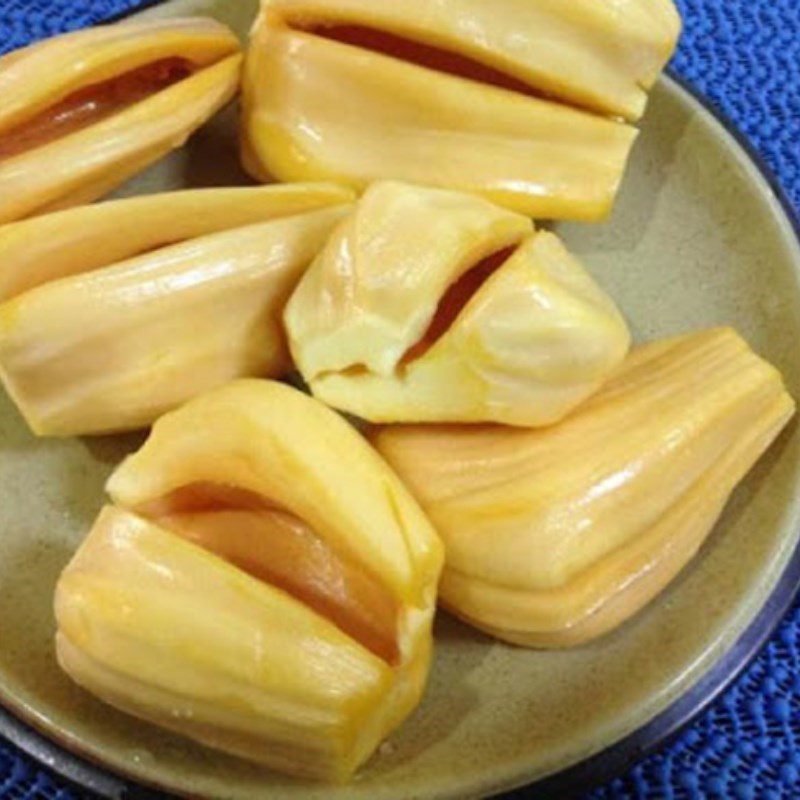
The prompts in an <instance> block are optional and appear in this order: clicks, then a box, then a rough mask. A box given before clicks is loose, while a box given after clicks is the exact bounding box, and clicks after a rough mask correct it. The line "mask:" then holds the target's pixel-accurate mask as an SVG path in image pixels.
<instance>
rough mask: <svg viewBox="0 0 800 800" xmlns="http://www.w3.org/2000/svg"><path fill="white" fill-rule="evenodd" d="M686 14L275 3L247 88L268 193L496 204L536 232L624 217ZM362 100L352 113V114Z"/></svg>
mask: <svg viewBox="0 0 800 800" xmlns="http://www.w3.org/2000/svg"><path fill="white" fill-rule="evenodd" d="M679 33H680V18H679V16H678V14H677V12H676V10H675V7H674V5H673V4H672V2H671V0H625V2H622V3H620V2H616V1H613V2H612V0H600V1H598V0H580V1H579V2H575V3H564V2H556V1H555V0H496V1H494V2H492V3H486V2H483V1H482V0H445V1H444V2H437V3H434V4H431V3H430V2H428V1H427V0H412V2H410V3H396V2H389V0H264V2H262V8H261V14H260V16H259V18H258V20H257V21H256V24H255V26H254V28H253V31H252V35H251V43H250V47H249V50H248V54H247V60H246V65H245V75H244V83H243V107H244V128H243V134H242V136H243V160H244V164H245V167H246V168H247V169H248V170H249V171H250V172H251V173H252V174H253V175H254V176H255V177H257V178H258V179H260V180H266V179H268V178H269V177H277V178H279V179H281V180H319V179H335V180H337V181H341V182H346V183H348V184H349V185H351V186H352V187H354V188H356V189H358V190H361V189H364V188H365V187H366V186H368V185H369V184H370V183H371V182H373V181H375V180H385V179H395V180H404V181H411V182H416V183H427V184H430V185H436V186H441V187H446V188H451V189H460V190H463V191H470V192H474V193H478V194H482V195H483V196H485V197H487V198H488V199H490V200H493V201H494V202H497V203H500V204H503V205H507V206H508V207H509V208H512V209H514V210H516V211H520V212H522V213H526V214H528V215H531V216H535V217H543V218H565V219H581V220H597V219H602V218H603V217H605V216H606V215H607V214H608V212H609V211H610V209H611V206H612V204H613V200H614V197H615V195H616V192H617V189H618V187H619V184H620V181H621V178H622V175H623V172H624V169H625V164H626V161H627V158H628V154H629V152H630V148H631V145H632V144H633V141H634V138H635V136H636V129H635V128H633V127H632V126H631V125H629V124H627V123H626V122H624V121H623V120H629V121H634V120H636V119H638V118H639V117H640V116H641V115H642V113H643V112H644V109H645V104H646V99H647V90H648V89H649V88H650V87H651V86H652V85H653V83H654V81H655V80H656V78H657V77H658V75H659V74H660V72H661V70H662V68H663V67H664V64H665V63H666V62H667V60H668V59H669V57H670V55H671V54H672V52H673V50H674V48H675V45H676V42H677V38H678V35H679ZM342 98H347V102H344V103H343V102H342Z"/></svg>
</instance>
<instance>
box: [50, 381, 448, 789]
mask: <svg viewBox="0 0 800 800" xmlns="http://www.w3.org/2000/svg"><path fill="white" fill-rule="evenodd" d="M343 458H345V459H346V460H347V465H348V468H347V470H342V468H341V464H342V459H343ZM108 491H109V494H110V496H111V498H112V501H113V505H111V506H108V507H106V508H105V509H104V510H103V511H102V512H101V514H100V516H99V517H98V519H97V521H96V523H95V525H94V527H93V529H92V531H91V533H90V534H89V536H88V538H87V539H86V541H85V542H84V543H83V545H82V546H81V547H80V549H79V550H78V552H77V554H76V555H75V557H74V558H73V560H72V562H71V563H70V564H69V565H68V567H67V568H66V569H65V571H64V573H63V574H62V576H61V578H60V580H59V583H58V587H57V592H56V616H57V620H58V634H57V652H58V658H59V661H60V663H61V665H62V667H63V668H64V669H65V670H66V671H67V672H68V673H69V675H70V676H71V677H72V678H73V679H74V680H75V681H76V682H77V683H79V684H80V685H82V686H84V687H85V688H86V689H88V690H89V691H91V692H93V693H94V694H96V695H97V696H98V697H100V698H101V699H103V700H105V701H107V702H109V703H110V704H112V705H114V706H116V707H117V708H120V709H122V710H124V711H126V712H129V713H131V714H134V715H136V716H139V717H141V718H143V719H146V720H149V721H152V722H155V723H157V724H159V725H162V726H164V727H166V728H169V729H171V730H174V731H176V732H178V733H180V734H183V735H186V736H188V737H190V738H193V739H195V740H197V741H200V742H202V743H204V744H207V745H210V746H212V747H216V748H219V749H222V750H225V751H227V752H230V753H233V754H236V755H239V756H242V757H245V758H248V759H251V760H254V761H258V762H260V763H263V764H266V765H268V766H271V767H274V768H276V769H279V770H282V771H285V772H288V773H291V774H295V775H300V776H305V777H312V778H321V779H334V780H338V779H344V778H346V777H348V776H349V775H350V774H352V772H353V771H354V770H355V769H356V768H357V767H358V766H359V765H360V764H361V763H362V762H363V761H364V760H366V759H367V758H368V757H369V756H370V755H371V753H372V752H373V751H374V750H375V748H376V747H377V746H378V744H379V743H380V741H381V740H382V739H383V738H384V737H385V736H386V735H387V734H388V733H389V732H390V731H391V730H392V729H393V728H395V727H396V726H397V725H399V724H400V722H402V720H403V719H404V718H405V717H406V716H407V715H408V714H409V713H410V712H411V711H412V710H413V708H414V707H415V706H416V704H417V703H418V701H419V698H420V696H421V694H422V692H423V689H424V686H425V682H426V678H427V672H428V665H429V661H430V652H431V632H430V628H431V622H432V618H433V613H434V606H435V591H436V583H437V580H438V577H439V571H440V568H441V562H442V548H441V543H440V542H439V540H438V538H437V537H436V535H435V533H434V532H433V529H432V528H431V526H430V523H429V522H428V521H427V519H426V517H425V516H424V514H423V513H422V512H421V510H420V509H419V507H418V506H417V504H416V502H415V501H414V500H413V499H412V498H411V496H410V495H409V493H408V492H407V490H406V489H405V487H404V486H403V485H402V484H401V483H400V481H399V480H398V479H397V477H396V476H395V475H394V474H393V473H392V472H391V470H389V469H388V467H387V466H386V465H385V463H384V462H383V461H382V460H381V459H380V457H379V456H378V455H377V454H376V453H375V452H374V451H373V450H372V449H371V448H370V446H369V445H368V444H367V443H366V442H365V441H364V440H363V439H362V438H361V437H360V436H359V434H358V433H357V432H356V431H354V430H353V429H352V428H351V427H350V426H349V425H348V424H347V423H346V422H345V421H344V420H342V419H341V418H340V417H338V416H337V415H336V414H335V413H334V412H332V411H330V410H329V409H327V408H325V407H324V406H322V405H321V404H319V403H317V402H316V401H315V400H313V399H312V398H309V397H307V396H306V395H303V394H301V393H300V392H298V391H296V390H294V389H291V388H289V387H287V386H284V385H281V384H277V383H271V382H268V381H256V380H241V381H236V382H233V383H231V384H228V385H227V386H225V387H223V388H221V389H217V390H215V391H213V392H210V393H208V394H206V395H204V396H202V397H199V398H196V399H195V400H193V401H191V402H190V403H188V404H187V405H186V406H184V407H182V408H181V409H179V410H178V411H175V412H173V413H171V414H168V415H166V416H165V417H163V418H162V419H161V420H159V421H158V422H157V423H156V425H155V426H154V428H153V431H152V434H151V436H150V438H149V439H148V441H147V442H146V443H145V445H144V446H143V447H142V449H141V450H140V451H139V452H138V453H136V454H134V455H133V456H131V457H130V458H129V459H127V460H126V461H125V462H124V463H123V464H122V465H121V466H120V467H119V468H118V470H117V471H116V472H115V473H114V475H112V477H111V479H110V480H109V483H108Z"/></svg>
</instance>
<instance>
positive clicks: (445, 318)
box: [399, 247, 516, 367]
mask: <svg viewBox="0 0 800 800" xmlns="http://www.w3.org/2000/svg"><path fill="white" fill-rule="evenodd" d="M515 249H516V248H511V247H507V248H506V249H505V250H500V251H499V252H497V253H495V254H494V255H491V256H488V257H487V258H484V259H483V261H481V262H480V263H478V264H476V265H475V266H474V267H472V268H470V269H468V270H467V271H466V272H465V273H464V274H463V275H461V276H460V277H459V278H457V279H456V281H455V282H454V283H451V284H450V286H449V287H448V288H447V290H446V291H445V293H444V294H443V295H442V299H441V300H439V304H438V305H437V307H436V312H435V313H434V315H433V317H431V321H430V323H429V324H428V328H427V330H426V331H425V333H424V334H423V335H422V338H421V339H420V340H419V341H418V342H417V343H416V344H413V345H411V347H409V348H408V350H406V352H405V354H404V355H403V358H402V360H401V361H400V365H399V366H400V367H404V366H406V365H408V364H410V363H411V362H412V361H416V360H417V359H418V358H422V356H424V355H425V353H427V352H428V350H430V349H431V347H433V346H434V345H435V344H436V342H438V341H439V339H441V338H442V336H444V335H445V334H446V333H447V331H448V330H450V328H451V327H452V326H453V324H454V323H455V321H456V320H457V319H458V316H459V314H461V312H462V311H463V310H464V308H465V307H466V306H467V305H468V303H469V301H470V300H471V299H472V298H473V297H474V296H475V295H476V294H477V293H478V292H479V291H480V289H481V287H482V286H483V285H484V284H485V283H486V281H488V280H489V278H491V276H492V275H494V273H495V272H496V271H497V270H498V269H500V267H502V266H503V264H505V262H506V261H508V259H509V258H511V256H512V255H513V254H514V251H515Z"/></svg>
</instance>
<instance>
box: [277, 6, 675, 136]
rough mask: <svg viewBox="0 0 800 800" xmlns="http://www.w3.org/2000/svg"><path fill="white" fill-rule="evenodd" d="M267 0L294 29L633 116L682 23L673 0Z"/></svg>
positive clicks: (638, 111)
mask: <svg viewBox="0 0 800 800" xmlns="http://www.w3.org/2000/svg"><path fill="white" fill-rule="evenodd" d="M265 7H266V8H267V9H268V10H269V12H270V13H271V14H272V15H273V16H275V17H277V18H280V19H281V20H282V21H283V22H284V23H285V24H287V25H289V26H290V27H293V28H299V29H302V30H306V31H311V32H314V33H316V34H317V35H322V36H327V37H329V38H336V39H338V40H340V41H347V42H348V43H350V44H355V45H357V46H360V47H364V48H367V49H372V50H379V51H382V52H385V53H388V54H394V55H396V56H397V57H399V58H403V59H404V60H407V61H412V62H415V63H419V61H420V59H424V60H425V61H426V63H427V64H428V65H429V66H431V67H432V68H434V69H440V70H444V71H452V70H453V69H455V70H456V71H457V72H458V73H459V74H462V75H463V76H464V77H470V78H472V79H475V80H481V81H483V82H485V83H496V82H497V81H498V80H500V81H502V83H505V84H507V85H508V88H513V89H515V90H517V91H521V92H523V93H524V92H526V90H527V91H530V90H531V89H533V90H535V91H538V92H540V93H542V94H545V95H549V96H551V97H555V98H558V99H559V100H561V101H562V102H567V103H571V104H573V105H577V106H582V107H586V108H590V109H593V110H594V111H596V112H598V113H601V114H608V115H612V116H621V117H624V118H626V119H632V120H635V119H638V118H639V117H640V116H641V115H642V113H643V111H644V107H645V104H646V102H647V89H649V88H650V87H651V86H652V85H653V83H654V82H655V80H656V78H657V77H658V75H659V74H660V72H661V70H662V69H663V68H664V65H665V64H666V62H667V61H668V60H669V58H670V56H671V55H672V53H673V51H674V49H675V45H676V42H677V39H678V36H679V34H680V28H681V21H680V17H679V15H678V12H677V10H676V9H675V6H674V5H673V3H672V2H671V0H627V2H625V3H611V2H597V0H577V2H573V3H570V4H569V5H568V6H565V5H564V4H563V3H558V2H551V0H499V1H496V2H493V3H491V4H487V3H485V2H483V0H444V2H437V3H435V4H431V3H430V2H427V0H411V2H404V3H392V2H385V0H378V1H377V2H376V0H269V2H268V3H266V4H265Z"/></svg>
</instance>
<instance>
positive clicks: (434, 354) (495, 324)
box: [285, 182, 630, 425]
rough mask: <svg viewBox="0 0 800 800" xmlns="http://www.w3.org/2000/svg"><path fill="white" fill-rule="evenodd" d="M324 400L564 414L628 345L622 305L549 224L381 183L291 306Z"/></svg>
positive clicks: (534, 417) (377, 407) (410, 415)
mask: <svg viewBox="0 0 800 800" xmlns="http://www.w3.org/2000/svg"><path fill="white" fill-rule="evenodd" d="M285 320H286V329H287V333H288V336H289V343H290V347H291V350H292V354H293V356H294V360H295V363H296V364H297V366H298V368H299V370H300V371H301V373H302V375H303V377H304V379H305V380H306V382H307V383H308V384H309V386H310V387H311V390H312V391H313V393H314V394H315V396H316V397H318V398H319V399H321V400H323V401H324V402H326V403H328V404H329V405H331V406H333V407H335V408H339V409H342V410H344V411H348V412H351V413H353V414H357V415H358V416H360V417H363V418H364V419H367V420H370V421H372V422H503V423H508V424H513V425H544V424H550V423H552V422H556V421H558V420H559V419H561V418H562V417H563V416H564V415H565V414H567V413H568V412H569V411H570V410H572V409H573V408H575V407H576V406H577V405H578V404H580V403H581V402H582V401H583V400H585V399H586V398H587V397H589V396H590V395H591V394H592V393H593V392H594V391H596V390H597V389H598V388H599V387H600V385H601V384H602V382H603V380H605V378H607V377H608V375H609V374H610V373H611V371H612V370H613V369H614V368H615V367H617V366H618V365H619V364H620V363H621V361H622V359H623V358H624V357H625V354H626V353H627V350H628V345H629V341H630V337H629V333H628V329H627V327H626V325H625V322H624V320H623V319H622V316H621V315H620V313H619V311H618V310H617V308H616V306H615V305H614V303H613V302H612V300H611V299H610V298H609V297H608V296H607V295H606V294H605V293H604V292H603V291H602V290H601V289H600V288H599V287H598V286H597V284H596V283H595V282H594V281H593V280H592V278H591V277H590V276H589V275H588V273H587V272H586V271H585V270H584V269H583V267H582V266H581V265H580V264H579V263H578V261H577V260H576V259H575V258H573V257H572V256H571V255H570V254H569V253H568V252H567V250H566V248H565V247H564V245H563V244H562V243H561V241H560V240H559V239H558V238H557V237H556V236H555V235H554V234H551V233H546V232H535V231H534V228H533V225H532V224H531V222H530V220H528V219H527V218H525V217H522V216H520V215H518V214H515V213H513V212H510V211H507V210H505V209H503V208H500V207H499V206H494V205H492V204H491V203H489V202H487V201H486V200H483V199H482V198H479V197H474V196H472V195H467V194H462V193H458V192H451V191H447V190H441V189H430V188H422V187H418V186H411V185H407V184H400V183H393V182H384V183H379V184H375V185H373V186H372V187H371V188H370V189H369V190H368V191H367V192H366V193H365V194H364V196H363V197H362V198H361V200H360V201H359V202H358V204H357V205H356V207H355V209H354V210H353V212H352V213H351V215H350V216H349V217H348V218H347V219H346V220H345V221H344V222H342V223H341V224H340V225H339V226H338V227H337V228H336V230H335V232H334V233H333V235H332V236H331V238H330V240H329V241H328V243H327V245H326V246H325V248H324V250H323V251H322V252H321V253H320V255H319V256H318V258H317V259H316V260H315V262H314V264H313V265H312V266H311V267H310V268H309V270H308V272H307V273H306V274H305V275H304V277H303V279H302V280H301V281H300V284H299V285H298V287H297V289H296V291H295V292H294V294H293V295H292V298H291V300H290V301H289V304H288V305H287V308H286V313H285Z"/></svg>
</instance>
